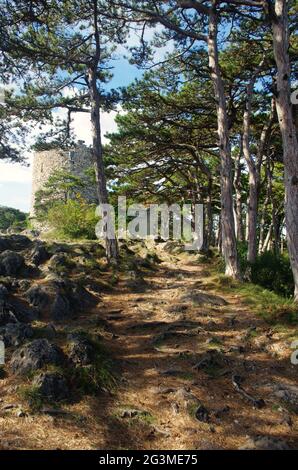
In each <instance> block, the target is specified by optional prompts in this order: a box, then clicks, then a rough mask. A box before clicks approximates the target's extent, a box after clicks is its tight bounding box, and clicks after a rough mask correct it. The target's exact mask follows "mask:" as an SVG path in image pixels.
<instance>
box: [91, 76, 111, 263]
mask: <svg viewBox="0 0 298 470" xmlns="http://www.w3.org/2000/svg"><path fill="white" fill-rule="evenodd" d="M88 81H89V94H90V102H91V129H92V147H93V158H94V168H95V176H96V183H97V193H98V200H99V203H100V204H108V202H109V198H108V192H107V184H106V177H105V169H104V162H103V148H102V142H101V124H100V96H99V92H98V89H97V83H96V82H97V80H96V70H94V69H93V68H90V69H89V72H88ZM108 216H109V215H108V214H107V217H108ZM105 246H106V256H107V258H108V260H112V259H117V257H118V247H117V241H116V238H109V236H108V235H107V236H106V237H105Z"/></svg>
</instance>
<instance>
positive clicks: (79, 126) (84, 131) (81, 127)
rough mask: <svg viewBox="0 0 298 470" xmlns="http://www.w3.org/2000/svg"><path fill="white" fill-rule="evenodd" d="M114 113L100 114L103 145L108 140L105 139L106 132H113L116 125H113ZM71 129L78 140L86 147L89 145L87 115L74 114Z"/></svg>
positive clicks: (88, 116) (89, 132)
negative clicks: (82, 141)
mask: <svg viewBox="0 0 298 470" xmlns="http://www.w3.org/2000/svg"><path fill="white" fill-rule="evenodd" d="M116 116H117V112H116V111H111V112H110V113H102V114H101V128H102V140H103V143H107V142H108V139H107V138H106V137H105V134H106V133H107V132H115V131H116V130H117V124H116V123H115V117H116ZM72 127H73V129H74V132H75V134H76V136H77V138H78V139H79V140H84V141H85V142H86V144H87V145H91V143H92V137H91V122H90V115H89V113H76V114H74V117H73V123H72Z"/></svg>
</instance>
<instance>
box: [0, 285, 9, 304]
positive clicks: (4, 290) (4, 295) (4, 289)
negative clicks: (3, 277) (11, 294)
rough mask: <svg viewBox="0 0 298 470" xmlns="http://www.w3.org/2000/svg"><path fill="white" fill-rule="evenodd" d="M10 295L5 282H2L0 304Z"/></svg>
mask: <svg viewBox="0 0 298 470" xmlns="http://www.w3.org/2000/svg"><path fill="white" fill-rule="evenodd" d="M7 297H8V290H7V287H6V286H5V285H4V284H0V305H1V304H3V303H4V302H5V300H6V299H7Z"/></svg>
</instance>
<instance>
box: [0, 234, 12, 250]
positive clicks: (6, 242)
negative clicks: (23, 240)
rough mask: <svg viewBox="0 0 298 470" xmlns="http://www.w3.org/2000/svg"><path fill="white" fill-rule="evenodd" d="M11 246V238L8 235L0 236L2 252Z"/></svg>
mask: <svg viewBox="0 0 298 470" xmlns="http://www.w3.org/2000/svg"><path fill="white" fill-rule="evenodd" d="M9 248H10V244H9V240H8V238H7V237H0V252H2V251H5V250H8V249H9Z"/></svg>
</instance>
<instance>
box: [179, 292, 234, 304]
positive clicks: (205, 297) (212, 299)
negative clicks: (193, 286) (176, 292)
mask: <svg viewBox="0 0 298 470" xmlns="http://www.w3.org/2000/svg"><path fill="white" fill-rule="evenodd" d="M183 300H188V301H191V302H193V303H194V304H196V305H215V306H224V305H227V302H226V300H225V299H223V298H222V297H219V296H218V295H213V294H206V293H205V292H201V291H195V292H190V293H188V294H186V295H184V297H183Z"/></svg>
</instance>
